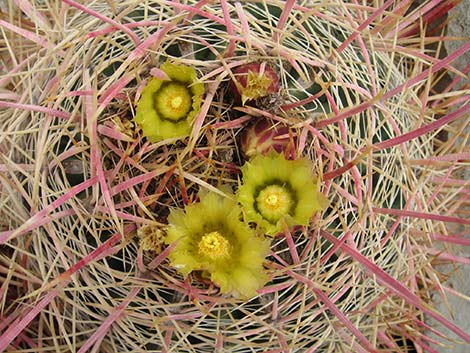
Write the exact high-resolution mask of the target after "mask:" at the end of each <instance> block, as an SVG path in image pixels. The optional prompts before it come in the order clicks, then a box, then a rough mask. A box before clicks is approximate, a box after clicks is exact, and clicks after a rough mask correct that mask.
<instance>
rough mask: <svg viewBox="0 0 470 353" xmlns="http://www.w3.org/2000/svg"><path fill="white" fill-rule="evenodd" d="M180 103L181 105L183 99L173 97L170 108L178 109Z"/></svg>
mask: <svg viewBox="0 0 470 353" xmlns="http://www.w3.org/2000/svg"><path fill="white" fill-rule="evenodd" d="M181 103H183V98H181V97H180V96H178V97H175V98H173V99H172V100H171V107H172V108H173V109H178V108H179V107H180V106H181Z"/></svg>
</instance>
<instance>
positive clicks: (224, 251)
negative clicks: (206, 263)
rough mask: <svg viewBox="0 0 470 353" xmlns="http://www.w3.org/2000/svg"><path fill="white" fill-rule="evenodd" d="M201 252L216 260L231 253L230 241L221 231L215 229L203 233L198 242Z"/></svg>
mask: <svg viewBox="0 0 470 353" xmlns="http://www.w3.org/2000/svg"><path fill="white" fill-rule="evenodd" d="M198 249H199V254H201V255H204V256H207V257H209V258H212V259H214V260H218V259H222V258H226V257H228V256H229V255H230V243H229V241H228V240H227V239H226V238H224V237H223V236H222V235H221V234H220V233H219V232H217V231H214V232H210V233H206V234H204V235H203V237H202V238H201V240H200V241H199V244H198Z"/></svg>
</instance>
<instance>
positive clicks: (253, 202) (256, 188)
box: [237, 154, 329, 236]
mask: <svg viewBox="0 0 470 353" xmlns="http://www.w3.org/2000/svg"><path fill="white" fill-rule="evenodd" d="M312 168H313V165H312V162H311V161H310V160H308V159H298V160H286V159H285V158H284V155H283V154H279V155H276V154H271V155H269V156H261V155H259V156H257V157H255V158H253V159H252V160H251V161H250V162H247V163H246V164H245V165H244V166H243V167H242V172H243V183H242V184H241V185H240V187H239V189H238V194H237V196H238V201H239V202H240V204H241V205H242V207H243V209H244V211H245V216H246V219H247V220H248V221H250V222H255V223H256V224H257V225H258V226H259V227H260V228H261V229H262V230H263V231H264V232H265V233H266V234H268V235H271V236H274V235H276V234H277V233H279V232H281V231H283V230H285V229H284V227H286V226H287V227H290V226H294V225H304V226H306V225H308V224H309V222H310V218H311V217H312V215H313V214H314V213H315V212H316V211H320V210H322V209H324V208H326V207H327V206H328V204H329V202H328V200H327V199H326V198H325V196H323V194H322V193H320V192H319V191H318V182H317V178H316V177H315V175H314V174H313V172H312Z"/></svg>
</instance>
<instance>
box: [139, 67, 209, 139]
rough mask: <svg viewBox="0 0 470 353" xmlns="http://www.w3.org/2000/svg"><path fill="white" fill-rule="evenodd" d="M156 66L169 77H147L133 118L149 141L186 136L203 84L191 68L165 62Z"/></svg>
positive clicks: (198, 104)
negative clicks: (148, 79) (167, 78)
mask: <svg viewBox="0 0 470 353" xmlns="http://www.w3.org/2000/svg"><path fill="white" fill-rule="evenodd" d="M160 69H161V70H162V71H163V72H165V73H166V74H167V76H168V77H169V79H170V80H163V79H160V78H152V79H150V81H149V82H148V83H147V85H146V86H145V88H144V90H143V91H142V96H141V97H140V100H139V102H138V103H137V108H136V116H135V118H134V120H135V121H136V122H137V124H139V126H140V127H141V128H142V131H143V133H144V135H145V136H146V137H147V138H148V139H149V140H150V141H152V142H157V141H161V140H164V139H167V138H173V137H185V136H187V135H188V134H189V133H190V131H191V125H192V122H193V120H194V118H195V117H196V115H197V113H198V112H199V110H200V108H201V103H202V96H203V94H204V84H203V83H201V82H198V81H197V75H196V70H194V68H193V67H189V66H183V65H174V64H170V63H169V62H165V63H163V64H162V65H161V66H160Z"/></svg>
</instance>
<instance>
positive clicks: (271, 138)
mask: <svg viewBox="0 0 470 353" xmlns="http://www.w3.org/2000/svg"><path fill="white" fill-rule="evenodd" d="M241 149H242V152H243V154H244V155H245V158H247V159H249V158H252V157H254V156H255V155H258V154H261V155H266V154H268V153H269V152H270V151H275V152H277V153H284V154H285V155H286V157H290V156H291V155H292V154H293V153H292V152H293V151H294V149H295V141H294V139H293V137H292V136H291V134H289V128H288V127H287V126H285V125H282V124H273V123H272V121H270V120H267V119H262V118H257V120H256V122H255V123H254V124H253V125H251V126H248V127H246V128H245V129H244V130H243V132H242V135H241Z"/></svg>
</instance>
